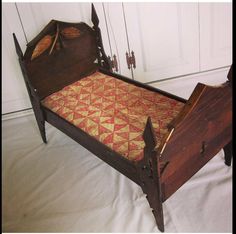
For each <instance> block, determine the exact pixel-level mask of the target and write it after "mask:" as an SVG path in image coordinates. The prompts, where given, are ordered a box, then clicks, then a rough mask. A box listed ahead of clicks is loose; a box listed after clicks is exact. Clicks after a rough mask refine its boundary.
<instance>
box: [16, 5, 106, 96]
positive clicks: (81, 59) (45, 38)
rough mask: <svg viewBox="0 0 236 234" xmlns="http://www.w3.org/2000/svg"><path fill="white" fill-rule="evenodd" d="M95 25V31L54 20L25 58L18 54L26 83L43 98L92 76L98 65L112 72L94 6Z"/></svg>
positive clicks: (28, 48)
mask: <svg viewBox="0 0 236 234" xmlns="http://www.w3.org/2000/svg"><path fill="white" fill-rule="evenodd" d="M92 22H93V24H94V26H93V28H92V27H90V26H88V25H87V24H86V23H83V22H80V23H66V22H62V21H57V20H51V21H50V22H49V23H48V25H47V26H46V27H45V28H44V29H43V30H42V31H41V32H40V33H39V34H38V35H37V36H36V37H35V38H34V39H33V40H32V41H30V42H29V43H28V44H27V48H26V51H25V54H24V55H23V54H22V56H21V55H19V52H17V53H18V56H19V59H20V60H21V61H20V62H21V67H22V66H23V69H22V71H23V74H24V73H25V74H24V78H25V81H26V82H27V83H28V85H30V86H32V87H33V89H34V90H36V91H37V95H38V96H39V98H40V99H43V98H44V97H46V96H48V95H50V94H52V93H53V92H56V91H58V90H60V89H62V88H63V87H64V86H66V85H69V84H71V83H73V82H75V81H77V80H79V79H80V78H82V77H84V76H86V75H88V74H91V73H93V72H94V71H95V70H97V69H98V67H99V66H100V67H105V68H107V69H110V65H109V62H108V59H107V57H106V55H105V52H104V49H103V45H102V39H101V33H100V29H99V27H98V24H99V20H98V17H97V14H96V11H95V8H94V6H93V5H92ZM14 39H15V40H16V38H15V36H14ZM16 42H17V41H15V44H16ZM17 44H18V43H17ZM18 46H19V44H18ZM16 50H17V45H16ZM18 50H20V48H18ZM25 76H27V77H25ZM26 85H27V84H26Z"/></svg>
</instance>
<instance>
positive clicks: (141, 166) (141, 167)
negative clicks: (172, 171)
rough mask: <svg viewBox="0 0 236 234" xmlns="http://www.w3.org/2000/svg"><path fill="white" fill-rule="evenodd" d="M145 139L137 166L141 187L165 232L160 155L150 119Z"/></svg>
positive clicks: (159, 226)
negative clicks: (142, 154)
mask: <svg viewBox="0 0 236 234" xmlns="http://www.w3.org/2000/svg"><path fill="white" fill-rule="evenodd" d="M143 139H144V142H145V147H144V158H143V159H142V160H141V161H140V162H138V166H137V168H138V171H139V176H140V182H141V184H140V186H141V188H142V190H143V192H144V193H145V194H147V196H146V198H147V200H148V202H149V205H150V207H151V208H152V212H153V215H154V217H155V219H156V223H157V226H158V229H159V230H160V231H161V232H164V217H163V210H162V194H161V181H160V168H159V167H160V166H159V158H158V153H157V151H156V149H155V146H156V138H155V134H154V131H153V126H152V122H151V118H150V117H148V119H147V123H146V127H145V130H144V132H143Z"/></svg>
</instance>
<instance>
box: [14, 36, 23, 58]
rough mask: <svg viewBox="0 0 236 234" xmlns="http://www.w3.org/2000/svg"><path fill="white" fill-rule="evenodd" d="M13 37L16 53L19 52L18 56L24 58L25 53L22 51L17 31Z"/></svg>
mask: <svg viewBox="0 0 236 234" xmlns="http://www.w3.org/2000/svg"><path fill="white" fill-rule="evenodd" d="M13 39H14V43H15V48H16V53H17V55H18V57H19V58H20V59H22V58H23V53H22V50H21V48H20V45H19V42H18V40H17V38H16V35H15V33H13Z"/></svg>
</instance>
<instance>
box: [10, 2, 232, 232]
mask: <svg viewBox="0 0 236 234" xmlns="http://www.w3.org/2000/svg"><path fill="white" fill-rule="evenodd" d="M92 22H93V25H94V26H93V27H92V28H91V27H90V26H88V25H87V24H85V23H65V22H61V21H57V20H52V21H51V22H50V23H49V24H48V25H47V26H46V27H45V28H44V29H43V30H42V31H41V32H40V34H39V35H38V36H37V37H35V38H34V39H33V40H32V41H31V42H30V43H28V44H27V49H26V52H25V54H24V55H23V53H22V51H21V48H20V46H19V43H18V41H17V39H16V36H15V34H13V37H14V42H15V47H16V52H17V54H18V57H19V63H20V66H21V69H22V73H23V76H24V80H25V84H26V87H27V91H28V94H29V98H30V101H31V103H32V107H33V110H34V114H35V117H36V120H37V124H38V127H39V130H40V133H41V136H42V139H43V141H44V143H46V142H47V140H46V134H45V122H46V121H47V122H48V123H50V124H51V125H53V126H55V127H56V128H58V129H60V130H61V131H62V132H64V133H65V134H67V135H68V136H69V137H71V138H72V139H74V140H75V141H77V142H78V143H80V144H81V145H82V146H84V147H85V148H87V149H88V150H90V151H91V152H92V153H93V154H95V155H96V156H98V157H99V158H101V159H102V160H104V161H105V162H107V163H108V164H109V165H110V166H112V167H114V168H115V169H116V170H118V171H119V172H121V173H122V174H124V175H125V176H127V177H128V178H130V179H131V180H132V181H134V182H135V183H136V184H137V185H139V186H140V187H141V188H142V190H143V192H144V193H145V194H146V195H147V196H146V197H147V200H148V202H149V205H150V207H151V208H152V212H153V215H154V217H155V220H156V223H157V226H158V228H159V230H160V231H162V232H163V231H164V217H163V210H162V203H163V202H165V200H167V199H168V198H169V197H170V196H171V195H172V194H173V193H175V191H176V190H178V189H179V188H180V187H181V186H182V185H183V184H184V183H185V182H186V181H188V180H189V179H190V178H191V177H192V176H193V175H194V174H195V173H196V172H197V171H198V170H200V169H201V168H202V167H203V166H204V165H205V164H206V163H207V162H208V161H209V160H210V159H211V158H212V157H214V156H215V155H216V154H217V153H218V152H219V151H220V150H221V149H222V148H224V151H225V163H226V165H228V166H230V165H231V156H232V143H231V142H232V141H231V138H232V87H231V86H232V67H231V69H230V72H229V74H228V81H227V82H225V83H224V84H222V85H220V86H217V87H212V86H207V85H204V84H201V83H198V84H197V86H196V87H195V89H194V91H193V93H192V95H191V96H190V98H189V99H188V100H185V99H183V98H180V97H177V96H175V95H172V94H170V93H167V92H164V91H161V90H159V89H156V88H153V87H151V86H148V85H145V84H143V83H140V82H137V81H135V80H131V79H129V78H126V77H124V76H121V75H118V74H115V73H112V71H111V66H110V63H109V61H108V59H107V56H106V54H105V52H104V49H103V44H102V38H101V33H100V29H99V27H98V24H99V20H98V17H97V14H96V11H95V9H94V6H93V5H92ZM78 160H79V159H78Z"/></svg>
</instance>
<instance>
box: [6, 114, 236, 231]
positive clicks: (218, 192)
mask: <svg viewBox="0 0 236 234" xmlns="http://www.w3.org/2000/svg"><path fill="white" fill-rule="evenodd" d="M46 129H47V138H48V144H44V143H42V140H41V137H40V135H39V131H38V129H37V126H36V121H35V119H34V116H33V115H29V116H26V117H21V118H17V119H12V120H6V121H3V139H2V141H3V185H2V186H3V200H2V205H3V208H2V211H3V230H2V231H3V232H159V230H158V229H157V227H156V223H155V220H154V217H153V215H152V212H151V209H150V208H149V205H148V202H147V200H146V198H145V195H144V194H143V193H142V191H141V189H140V187H139V186H137V185H136V184H135V183H133V182H132V181H130V180H129V179H128V178H126V177H125V176H123V175H121V174H120V173H119V172H117V171H116V170H115V169H113V168H111V167H110V166H108V165H107V164H106V163H104V162H103V161H101V160H100V159H99V158H97V157H96V156H94V155H93V154H91V153H90V152H89V151H87V150H86V149H84V148H83V147H82V146H80V145H79V144H77V143H76V142H74V141H73V140H72V139H70V138H69V137H67V136H66V135H64V134H63V133H61V132H60V131H59V130H57V129H55V128H54V127H52V126H50V125H49V124H47V125H46ZM163 208H164V219H165V231H166V232H232V168H231V167H227V166H225V164H224V153H223V151H220V152H219V154H218V155H217V156H216V157H214V158H213V159H212V160H211V161H210V162H209V163H208V164H207V165H206V166H205V167H203V168H202V169H201V170H200V171H199V172H198V173H197V174H196V175H195V176H193V177H192V178H191V179H190V180H189V181H188V182H187V183H186V184H185V185H184V186H182V187H181V188H180V189H179V190H178V191H177V192H176V193H175V194H174V195H173V196H172V197H171V198H169V199H168V200H167V201H166V202H165V203H164V204H163Z"/></svg>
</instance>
